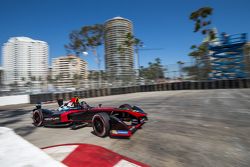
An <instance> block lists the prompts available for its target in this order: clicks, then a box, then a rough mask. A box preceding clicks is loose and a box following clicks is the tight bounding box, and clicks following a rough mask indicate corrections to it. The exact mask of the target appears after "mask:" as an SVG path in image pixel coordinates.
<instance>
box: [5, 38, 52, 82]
mask: <svg viewBox="0 0 250 167" xmlns="http://www.w3.org/2000/svg"><path fill="white" fill-rule="evenodd" d="M2 55H3V69H4V84H14V83H16V84H19V83H24V82H29V81H32V80H33V81H34V80H37V81H38V80H40V81H42V80H46V77H47V69H48V44H47V43H46V42H44V41H38V40H33V39H31V38H27V37H13V38H10V39H9V40H8V42H6V43H4V44H3V46H2Z"/></svg>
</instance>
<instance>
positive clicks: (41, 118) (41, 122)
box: [32, 110, 43, 127]
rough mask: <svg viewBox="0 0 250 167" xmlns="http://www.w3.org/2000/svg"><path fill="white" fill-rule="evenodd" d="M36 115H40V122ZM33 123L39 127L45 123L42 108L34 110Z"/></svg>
mask: <svg viewBox="0 0 250 167" xmlns="http://www.w3.org/2000/svg"><path fill="white" fill-rule="evenodd" d="M35 115H38V116H39V122H38V123H37V122H36V120H35V118H34V117H35ZM32 118H33V124H34V125H35V126H37V127H39V126H42V125H43V114H42V112H41V111H40V110H35V111H33V117H32Z"/></svg>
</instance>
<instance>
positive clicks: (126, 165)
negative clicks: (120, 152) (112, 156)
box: [114, 159, 141, 167]
mask: <svg viewBox="0 0 250 167" xmlns="http://www.w3.org/2000/svg"><path fill="white" fill-rule="evenodd" d="M114 167H141V166H139V165H136V164H134V163H132V162H129V161H126V160H124V159H122V160H120V161H119V162H118V163H117V164H115V166H114Z"/></svg>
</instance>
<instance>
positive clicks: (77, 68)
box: [52, 55, 88, 88]
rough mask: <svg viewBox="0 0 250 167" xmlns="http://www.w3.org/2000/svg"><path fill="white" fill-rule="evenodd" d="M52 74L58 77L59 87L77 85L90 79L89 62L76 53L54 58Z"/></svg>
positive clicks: (55, 77)
mask: <svg viewBox="0 0 250 167" xmlns="http://www.w3.org/2000/svg"><path fill="white" fill-rule="evenodd" d="M52 76H53V78H54V79H57V82H56V83H57V87H58V88H72V87H76V86H77V85H78V86H79V84H82V82H84V81H86V80H87V79H88V64H87V62H86V61H84V60H83V59H81V58H80V57H77V56H75V55H67V56H61V57H58V58H54V59H53V62H52Z"/></svg>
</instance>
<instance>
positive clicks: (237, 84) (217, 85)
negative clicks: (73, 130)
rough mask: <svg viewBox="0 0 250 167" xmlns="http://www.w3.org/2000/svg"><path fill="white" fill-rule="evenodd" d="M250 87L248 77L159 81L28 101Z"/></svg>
mask: <svg viewBox="0 0 250 167" xmlns="http://www.w3.org/2000/svg"><path fill="white" fill-rule="evenodd" d="M238 88H250V79H235V80H214V81H213V80H211V81H198V82H192V81H183V82H173V83H161V84H152V85H140V86H130V87H121V88H103V89H90V90H84V91H72V92H65V93H44V94H34V95H30V103H31V104H36V103H37V102H45V103H48V102H55V100H57V99H64V100H69V99H70V98H72V97H74V96H78V97H80V98H89V97H100V96H109V95H119V94H127V93H136V92H150V91H168V90H198V89H238Z"/></svg>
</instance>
